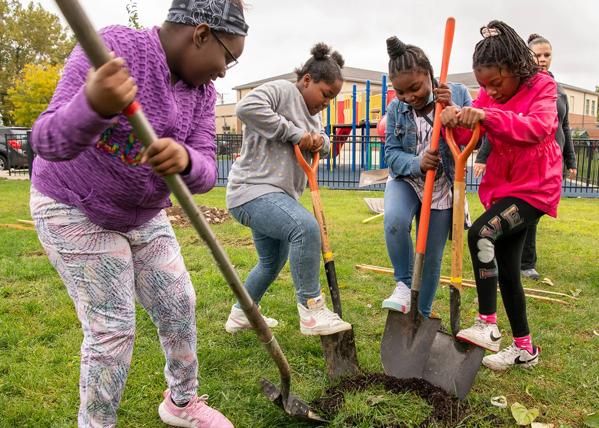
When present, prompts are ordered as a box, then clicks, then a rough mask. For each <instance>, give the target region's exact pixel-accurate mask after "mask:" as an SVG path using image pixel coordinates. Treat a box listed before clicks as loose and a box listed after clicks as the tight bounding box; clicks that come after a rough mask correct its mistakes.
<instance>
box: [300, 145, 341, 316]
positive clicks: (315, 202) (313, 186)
mask: <svg viewBox="0 0 599 428" xmlns="http://www.w3.org/2000/svg"><path fill="white" fill-rule="evenodd" d="M293 150H294V151H295V157H296V158H297V161H298V163H299V164H300V167H301V168H302V169H303V170H304V172H305V173H306V176H307V177H308V186H309V187H310V196H311V197H312V208H313V209H314V217H316V221H317V222H318V226H319V227H320V248H321V251H322V258H323V260H324V269H325V273H326V275H327V283H328V285H329V292H330V293H331V301H332V302H333V310H334V311H335V312H336V313H337V314H338V315H339V316H342V310H341V297H340V296H339V285H338V283H337V273H336V271H335V261H334V258H333V251H332V250H331V245H330V244H329V235H328V233H327V224H326V221H325V219H324V210H323V208H322V202H321V200H320V191H319V190H318V179H317V176H316V174H317V172H318V161H319V160H320V153H319V152H315V153H312V164H309V163H308V161H306V159H305V158H304V155H303V154H302V151H301V149H300V148H299V146H298V145H297V144H295V145H294V146H293Z"/></svg>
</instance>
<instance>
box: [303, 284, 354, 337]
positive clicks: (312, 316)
mask: <svg viewBox="0 0 599 428" xmlns="http://www.w3.org/2000/svg"><path fill="white" fill-rule="evenodd" d="M297 310H298V312H299V315H300V332H301V333H302V334H303V335H305V336H318V335H320V336H326V335H329V334H334V333H339V332H340V331H345V330H350V329H351V324H350V323H348V322H345V321H343V320H342V319H341V318H340V317H339V315H337V314H336V313H335V312H333V311H331V310H330V309H329V308H327V307H326V305H325V302H324V296H323V295H322V294H321V295H320V296H318V297H315V298H313V299H308V302H307V305H306V306H303V305H302V304H300V303H298V304H297Z"/></svg>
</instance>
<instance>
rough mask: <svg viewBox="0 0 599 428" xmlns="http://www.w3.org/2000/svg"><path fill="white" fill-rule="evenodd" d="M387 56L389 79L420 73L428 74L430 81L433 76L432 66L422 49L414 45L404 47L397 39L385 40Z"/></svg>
mask: <svg viewBox="0 0 599 428" xmlns="http://www.w3.org/2000/svg"><path fill="white" fill-rule="evenodd" d="M387 53H388V54H389V77H391V78H393V77H394V76H396V75H398V74H399V73H402V72H411V71H420V72H423V73H428V74H429V76H430V78H431V80H432V79H433V76H434V75H435V74H434V73H433V66H432V65H431V62H430V61H429V59H428V57H427V56H426V54H425V53H424V51H423V50H422V49H420V48H419V47H417V46H414V45H406V44H405V43H404V42H402V41H401V40H399V39H398V38H397V37H395V36H393V37H389V38H388V39H387Z"/></svg>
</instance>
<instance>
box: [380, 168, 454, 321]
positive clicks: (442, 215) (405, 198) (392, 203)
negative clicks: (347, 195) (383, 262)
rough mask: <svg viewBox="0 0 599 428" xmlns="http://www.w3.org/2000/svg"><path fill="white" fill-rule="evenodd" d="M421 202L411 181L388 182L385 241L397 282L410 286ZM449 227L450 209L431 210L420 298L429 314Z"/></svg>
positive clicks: (422, 309) (420, 303) (421, 309)
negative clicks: (415, 233) (413, 240)
mask: <svg viewBox="0 0 599 428" xmlns="http://www.w3.org/2000/svg"><path fill="white" fill-rule="evenodd" d="M421 205H422V204H421V202H420V199H418V195H416V192H415V191H414V189H413V188H412V186H410V184H408V183H406V182H405V181H403V180H392V181H389V182H387V186H386V189H385V242H386V243H387V252H388V253H389V258H390V259H391V263H392V264H393V270H394V276H395V281H402V282H403V283H405V284H406V285H407V286H408V287H411V286H412V269H413V265H414V247H413V243H412V237H411V235H410V232H411V230H412V220H413V219H414V217H416V231H418V222H419V217H420V207H421ZM450 227H451V209H446V210H431V220H430V225H429V229H428V239H427V242H426V252H425V255H424V271H423V273H422V286H421V287H420V296H419V300H418V310H419V311H420V312H421V313H422V314H423V315H424V316H427V317H428V316H430V314H431V309H432V306H433V300H434V298H435V292H436V291H437V286H438V285H439V276H440V274H441V260H442V258H443V249H444V248H445V242H447V237H448V235H449V228H450Z"/></svg>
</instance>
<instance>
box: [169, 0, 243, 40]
mask: <svg viewBox="0 0 599 428" xmlns="http://www.w3.org/2000/svg"><path fill="white" fill-rule="evenodd" d="M166 21H168V22H174V23H176V24H185V25H193V26H197V25H200V24H208V26H209V27H210V28H212V29H213V30H215V31H222V32H224V33H228V34H233V35H236V36H247V32H248V28H249V27H248V25H247V24H246V22H245V18H244V17H243V8H242V7H241V6H240V4H239V3H238V2H236V1H234V0H174V1H173V4H172V6H171V8H170V9H169V11H168V15H167V17H166Z"/></svg>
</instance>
